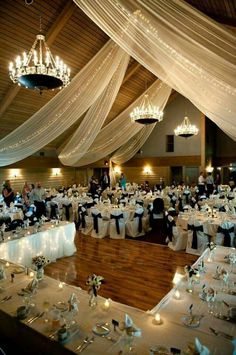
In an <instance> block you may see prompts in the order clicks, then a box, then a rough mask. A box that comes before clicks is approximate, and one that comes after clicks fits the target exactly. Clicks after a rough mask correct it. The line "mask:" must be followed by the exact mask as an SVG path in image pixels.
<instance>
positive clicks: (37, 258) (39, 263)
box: [32, 255, 49, 269]
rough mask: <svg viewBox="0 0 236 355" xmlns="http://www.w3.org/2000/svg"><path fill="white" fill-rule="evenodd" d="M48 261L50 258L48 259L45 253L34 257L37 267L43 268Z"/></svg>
mask: <svg viewBox="0 0 236 355" xmlns="http://www.w3.org/2000/svg"><path fill="white" fill-rule="evenodd" d="M48 263H49V260H47V259H46V258H45V256H43V255H38V256H35V257H33V258H32V264H33V265H34V266H35V267H36V269H41V268H42V267H44V266H45V265H47V264H48Z"/></svg>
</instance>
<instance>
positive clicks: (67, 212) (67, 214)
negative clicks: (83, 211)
mask: <svg viewBox="0 0 236 355" xmlns="http://www.w3.org/2000/svg"><path fill="white" fill-rule="evenodd" d="M63 207H64V209H65V214H66V220H67V221H69V219H70V208H71V207H72V204H71V203H69V205H63Z"/></svg>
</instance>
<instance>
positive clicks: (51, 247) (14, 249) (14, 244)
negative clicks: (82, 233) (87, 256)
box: [0, 222, 76, 267]
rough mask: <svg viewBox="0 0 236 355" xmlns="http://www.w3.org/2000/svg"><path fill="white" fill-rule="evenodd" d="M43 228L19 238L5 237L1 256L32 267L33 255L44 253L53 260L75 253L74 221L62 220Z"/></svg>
mask: <svg viewBox="0 0 236 355" xmlns="http://www.w3.org/2000/svg"><path fill="white" fill-rule="evenodd" d="M52 226H53V227H52ZM43 229H44V230H42V231H41V232H38V233H33V232H32V234H29V235H26V236H25V237H21V238H18V239H11V240H8V239H7V238H5V242H2V243H0V257H1V258H2V259H6V260H9V261H11V262H15V263H19V264H21V265H24V266H28V267H30V266H31V265H32V257H34V256H36V255H43V256H45V257H46V258H47V259H48V260H49V261H50V262H52V261H55V260H56V259H58V258H62V257H65V256H71V255H73V254H74V252H75V251H76V247H75V244H74V238H75V234H76V230H75V224H74V223H67V222H61V224H60V225H58V226H54V225H52V224H51V223H50V224H46V225H44V226H43ZM28 233H30V232H28ZM6 235H8V234H6Z"/></svg>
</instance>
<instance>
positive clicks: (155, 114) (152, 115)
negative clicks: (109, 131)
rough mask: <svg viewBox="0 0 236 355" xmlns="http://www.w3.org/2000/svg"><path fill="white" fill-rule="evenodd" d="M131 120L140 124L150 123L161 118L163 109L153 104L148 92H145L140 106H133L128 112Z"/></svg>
mask: <svg viewBox="0 0 236 355" xmlns="http://www.w3.org/2000/svg"><path fill="white" fill-rule="evenodd" d="M130 117H131V121H132V122H137V123H141V124H146V125H147V124H151V123H155V122H160V121H162V120H163V111H161V110H160V109H159V107H158V106H153V105H152V103H151V101H150V99H149V96H148V94H145V95H144V97H143V99H142V101H141V104H140V106H138V107H135V108H134V110H133V111H132V112H131V113H130Z"/></svg>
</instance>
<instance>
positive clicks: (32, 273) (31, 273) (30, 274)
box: [29, 271, 34, 279]
mask: <svg viewBox="0 0 236 355" xmlns="http://www.w3.org/2000/svg"><path fill="white" fill-rule="evenodd" d="M29 277H30V278H31V279H32V278H33V277H34V272H33V271H30V273H29Z"/></svg>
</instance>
